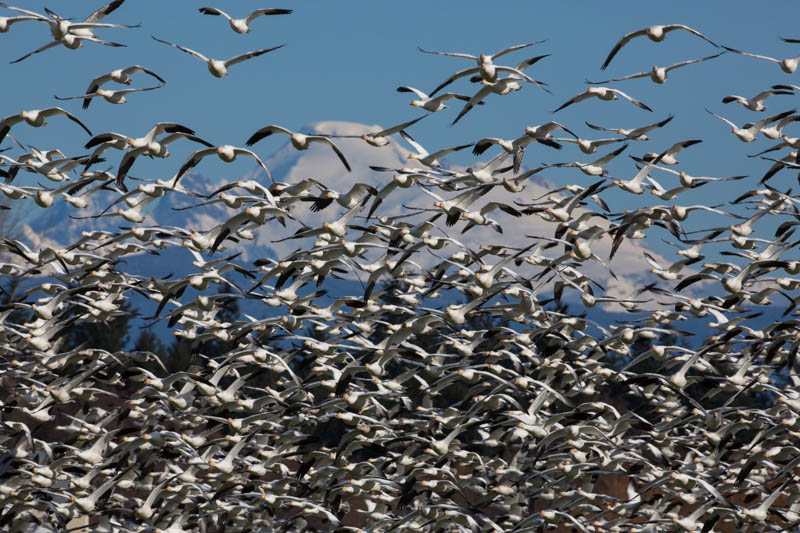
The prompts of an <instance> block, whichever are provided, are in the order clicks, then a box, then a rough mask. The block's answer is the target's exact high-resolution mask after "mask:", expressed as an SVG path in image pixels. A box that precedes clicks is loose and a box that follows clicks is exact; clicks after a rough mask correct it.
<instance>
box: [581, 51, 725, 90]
mask: <svg viewBox="0 0 800 533" xmlns="http://www.w3.org/2000/svg"><path fill="white" fill-rule="evenodd" d="M724 53H725V52H720V53H718V54H714V55H713V56H707V57H701V58H698V59H690V60H688V61H680V62H678V63H673V64H672V65H670V66H668V67H659V66H657V65H653V68H652V69H650V70H646V71H644V72H637V73H636V74H629V75H628V76H623V77H621V78H614V79H611V80H603V81H587V82H586V83H588V84H589V85H604V84H606V83H613V82H617V81H624V80H633V79H636V78H646V77H648V76H649V77H650V79H651V80H653V82H654V83H665V82H666V81H667V73H668V72H669V71H670V70H673V69H676V68H680V67H685V66H686V65H691V64H693V63H702V62H703V61H708V60H709V59H714V58H717V57H719V56H721V55H722V54H724Z"/></svg>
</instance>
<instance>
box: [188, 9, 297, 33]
mask: <svg viewBox="0 0 800 533" xmlns="http://www.w3.org/2000/svg"><path fill="white" fill-rule="evenodd" d="M198 11H199V12H200V13H202V14H203V15H215V16H219V17H225V18H226V19H228V24H230V26H231V29H232V30H233V31H235V32H236V33H250V23H251V22H253V21H254V20H255V19H257V18H258V17H263V16H264V15H289V14H291V13H292V10H291V9H275V8H273V9H269V8H268V9H256V10H255V11H253V12H252V13H250V14H249V15H247V16H246V17H244V18H240V19H235V18H233V17H231V16H230V15H228V14H227V13H225V12H224V11H222V10H221V9H216V8H214V7H201V8H200V9H198Z"/></svg>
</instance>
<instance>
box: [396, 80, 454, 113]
mask: <svg viewBox="0 0 800 533" xmlns="http://www.w3.org/2000/svg"><path fill="white" fill-rule="evenodd" d="M397 92H399V93H414V94H415V95H417V98H418V99H417V100H411V102H410V103H409V105H413V106H414V107H421V108H422V109H424V110H425V111H430V112H431V113H436V112H437V111H441V110H442V109H447V106H446V105H444V103H445V102H446V101H447V100H450V99H451V98H457V99H459V100H463V101H465V102H469V96H464V95H463V94H456V93H445V94H440V95H439V96H436V97H431V96H429V95H427V94H425V93H424V92H422V91H420V90H419V89H415V88H414V87H407V86H401V87H398V88H397Z"/></svg>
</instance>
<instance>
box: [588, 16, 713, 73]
mask: <svg viewBox="0 0 800 533" xmlns="http://www.w3.org/2000/svg"><path fill="white" fill-rule="evenodd" d="M675 30H682V31H687V32H689V33H691V34H692V35H696V36H698V37H700V38H701V39H705V40H706V41H708V42H709V43H711V44H713V45H714V46H716V47H717V48H719V45H717V44H716V43H715V42H714V41H712V40H711V39H709V38H708V37H706V36H705V35H703V34H702V33H700V32H699V31H697V30H694V29H692V28H690V27H689V26H684V25H683V24H667V25H664V26H660V25H656V26H650V27H648V28H642V29H640V30H636V31H632V32H630V33H626V34H625V35H623V36H622V39H620V40H619V41H617V44H615V45H614V48H612V49H611V52H610V53H609V54H608V57H606V60H605V61H603V65H602V66H601V67H600V70H605V69H606V67H608V65H609V63H611V60H612V59H614V56H615V55H617V52H619V51H620V50H621V49H622V47H623V46H625V45H626V44H628V43H629V42H630V41H631V39H634V38H636V37H641V36H644V35H646V36H647V37H648V38H649V39H650V40H651V41H653V42H655V43H660V42H661V41H663V40H664V39H666V37H667V34H668V33H669V32H671V31H675Z"/></svg>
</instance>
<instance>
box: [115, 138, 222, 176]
mask: <svg viewBox="0 0 800 533" xmlns="http://www.w3.org/2000/svg"><path fill="white" fill-rule="evenodd" d="M178 139H187V140H190V141H194V142H196V143H199V144H202V145H204V146H207V147H209V148H213V147H214V146H213V145H212V144H211V143H209V142H208V141H205V140H203V139H201V138H200V137H197V136H196V135H192V134H190V133H184V132H180V131H179V132H176V133H170V134H169V135H167V136H165V137H161V138H160V139H158V140H156V139H155V138H151V140H150V141H149V142H147V143H144V144H143V145H141V146H137V145H136V144H135V143H136V139H128V142H129V143H130V144H131V146H132V147H133V148H131V149H130V150H128V151H127V152H125V155H124V156H122V161H120V164H119V170H118V171H117V181H116V185H117V187H119V188H120V189H122V190H127V189H126V188H125V184H124V180H125V177H126V176H127V175H128V171H129V170H130V169H131V167H132V166H133V163H134V162H135V161H136V158H137V157H138V156H140V155H147V156H151V157H160V158H167V157H169V150H168V149H167V146H168V145H169V144H170V143H173V142H175V141H177V140H178ZM220 158H222V156H220ZM177 182H178V180H174V182H173V187H174V186H175V185H177Z"/></svg>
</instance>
